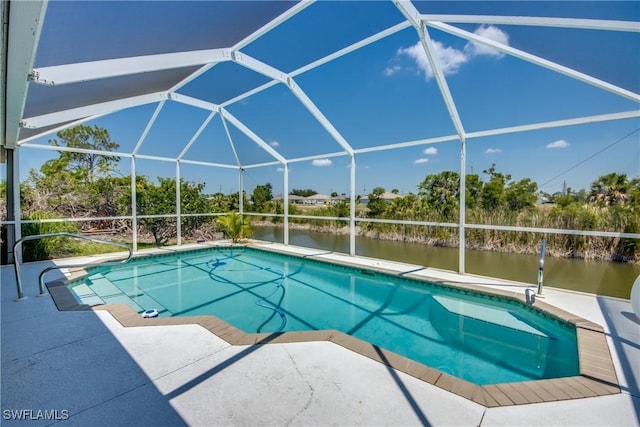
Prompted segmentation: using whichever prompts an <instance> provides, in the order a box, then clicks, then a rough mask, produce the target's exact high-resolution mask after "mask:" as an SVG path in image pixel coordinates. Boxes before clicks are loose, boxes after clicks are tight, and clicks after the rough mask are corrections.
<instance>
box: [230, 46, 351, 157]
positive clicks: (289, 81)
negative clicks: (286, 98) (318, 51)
mask: <svg viewBox="0 0 640 427" xmlns="http://www.w3.org/2000/svg"><path fill="white" fill-rule="evenodd" d="M232 57H233V61H234V62H236V63H237V64H239V65H242V66H243V67H246V68H248V69H250V70H253V71H255V72H257V73H260V74H262V75H264V76H266V77H269V78H270V79H272V80H275V81H278V82H281V83H284V84H286V85H287V87H289V90H291V92H292V93H293V94H294V95H295V96H296V97H297V98H298V100H299V101H300V102H301V103H302V105H304V106H305V108H306V109H307V110H308V111H309V112H310V113H311V114H312V115H313V117H315V119H316V120H317V121H318V122H319V123H320V124H321V125H322V127H324V128H325V130H326V131H327V132H329V134H330V135H331V136H332V137H333V139H335V140H336V142H337V143H338V144H339V145H340V146H341V147H342V148H343V149H344V150H345V151H346V152H347V153H348V154H353V148H351V146H350V145H349V143H348V142H347V141H346V140H345V139H344V137H343V136H342V135H341V134H340V132H338V130H337V129H336V128H335V127H334V126H333V124H332V123H331V122H330V121H329V120H328V119H327V118H326V117H325V116H324V114H322V112H321V111H320V110H319V109H318V107H316V105H315V104H314V103H313V101H311V99H310V98H309V97H308V96H307V94H306V93H304V91H303V90H302V89H301V88H300V86H298V85H297V83H296V82H295V81H294V80H293V78H291V77H290V76H289V75H288V74H287V73H285V72H283V71H280V70H278V69H276V68H274V67H272V66H270V65H268V64H265V63H263V62H261V61H258V60H257V59H255V58H252V57H251V56H249V55H245V54H243V53H242V52H233V53H232Z"/></svg>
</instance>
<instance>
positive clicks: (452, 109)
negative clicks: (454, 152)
mask: <svg viewBox="0 0 640 427" xmlns="http://www.w3.org/2000/svg"><path fill="white" fill-rule="evenodd" d="M394 3H395V4H396V6H397V7H398V9H400V11H401V12H402V14H403V15H404V16H405V17H406V18H407V19H408V20H409V21H410V22H411V24H412V25H413V26H414V27H415V29H416V31H417V33H418V37H420V43H421V44H422V47H423V49H424V51H425V53H426V55H427V60H428V61H429V65H430V66H431V70H432V71H433V76H434V78H435V80H436V82H437V83H438V87H439V88H440V93H441V94H442V98H443V99H444V103H445V105H446V107H447V110H448V111H449V116H450V117H451V120H452V122H453V126H454V127H455V129H456V133H457V134H458V136H459V137H460V144H461V146H460V166H461V170H460V191H459V194H460V195H461V197H460V214H459V221H458V222H459V226H458V238H459V242H460V244H459V248H458V251H459V255H458V261H459V263H458V272H459V273H460V274H464V271H465V228H464V225H465V223H464V221H465V210H466V206H465V199H464V194H465V192H466V182H465V181H466V171H465V152H466V145H465V144H466V134H465V131H464V127H463V125H462V120H460V114H459V113H458V109H457V108H456V104H455V102H454V101H453V97H452V96H451V91H450V90H449V85H448V84H447V80H446V79H445V77H444V72H443V71H442V68H441V66H440V61H439V59H438V55H437V52H436V49H435V46H434V44H433V41H432V40H431V36H429V31H428V30H427V27H426V26H425V24H424V22H423V21H422V17H421V15H420V13H419V12H418V10H417V9H416V8H415V6H414V5H413V3H411V2H410V1H407V0H394Z"/></svg>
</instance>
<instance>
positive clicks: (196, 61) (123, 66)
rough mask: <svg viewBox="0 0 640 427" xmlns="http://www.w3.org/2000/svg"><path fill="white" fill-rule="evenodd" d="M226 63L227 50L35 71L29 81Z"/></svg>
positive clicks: (71, 79) (70, 80) (78, 79)
mask: <svg viewBox="0 0 640 427" xmlns="http://www.w3.org/2000/svg"><path fill="white" fill-rule="evenodd" d="M228 60H230V54H229V50H228V49H206V50H194V51H187V52H175V53H163V54H157V55H142V56H133V57H128V58H117V59H105V60H100V61H89V62H78V63H74V64H64V65H54V66H50V67H41V68H36V69H34V70H33V73H32V81H34V82H36V83H41V84H47V85H63V84H69V83H78V82H86V81H91V80H98V79H106V78H111V77H120V76H127V75H131V74H141V73H151V72H154V71H162V70H170V69H175V68H184V67H192V66H197V65H205V64H210V63H218V62H223V61H228Z"/></svg>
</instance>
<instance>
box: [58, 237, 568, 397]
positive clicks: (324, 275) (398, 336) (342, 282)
mask: <svg viewBox="0 0 640 427" xmlns="http://www.w3.org/2000/svg"><path fill="white" fill-rule="evenodd" d="M69 287H70V289H71V290H72V291H73V293H74V295H75V296H76V298H77V299H78V300H79V301H80V302H82V303H86V304H102V303H116V302H120V303H126V304H129V305H130V306H131V307H133V308H134V309H135V310H137V311H138V312H140V313H142V312H143V311H144V310H146V309H157V310H158V311H159V313H160V316H192V315H203V314H212V315H214V316H217V317H219V318H220V319H223V320H225V321H226V322H228V323H230V324H232V325H234V326H235V327H237V328H239V329H241V330H243V331H245V332H247V333H256V332H279V331H303V330H326V329H336V330H339V331H342V332H344V333H347V334H349V335H352V336H354V337H357V338H360V339H362V340H365V341H368V342H370V343H372V344H375V345H377V346H379V347H383V348H386V349H387V350H391V351H393V352H395V353H398V354H400V355H403V356H405V357H407V358H410V359H412V360H415V361H418V362H420V363H423V364H425V365H428V366H431V367H434V368H436V369H439V370H441V371H443V372H446V373H449V374H452V375H455V376H457V377H460V378H463V379H465V380H467V381H470V382H473V383H475V384H479V385H484V384H496V383H505V382H515V381H527V380H535V379H541V378H556V377H563V376H573V375H577V374H578V372H579V369H578V356H577V354H578V351H577V339H576V332H575V328H574V327H573V326H572V325H570V324H568V323H566V322H564V321H561V320H559V319H556V318H554V317H551V316H549V315H547V314H544V313H540V312H538V311H537V310H535V309H534V308H531V307H529V306H527V305H525V304H520V303H517V302H514V301H510V300H507V299H504V298H501V297H496V296H486V295H483V294H480V293H473V292H470V291H468V290H459V289H456V288H452V287H447V286H444V285H438V284H432V283H426V282H422V281H417V280H411V279H407V278H402V277H398V276H395V275H387V274H382V273H377V272H371V271H366V270H360V269H356V268H348V267H342V266H336V265H331V264H327V263H323V262H319V261H315V260H310V259H305V258H298V257H292V256H286V255H279V254H273V253H269V252H264V251H260V250H256V249H251V248H220V249H208V250H200V251H191V252H183V253H176V254H171V255H162V256H154V257H146V258H140V259H135V260H132V261H131V262H130V263H128V264H127V265H124V266H117V267H95V268H92V269H89V270H88V276H87V278H86V279H84V280H82V281H74V282H72V283H70V284H69Z"/></svg>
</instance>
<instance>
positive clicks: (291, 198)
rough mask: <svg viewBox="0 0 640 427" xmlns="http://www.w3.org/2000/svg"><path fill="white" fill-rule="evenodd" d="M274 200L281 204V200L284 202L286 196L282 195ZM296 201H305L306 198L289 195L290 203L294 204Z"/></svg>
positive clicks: (274, 197)
mask: <svg viewBox="0 0 640 427" xmlns="http://www.w3.org/2000/svg"><path fill="white" fill-rule="evenodd" d="M273 200H275V201H276V202H279V201H281V200H284V196H283V195H282V194H279V195H277V196H273ZM294 200H304V197H302V196H296V195H295V194H289V201H290V202H293V201H294Z"/></svg>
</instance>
